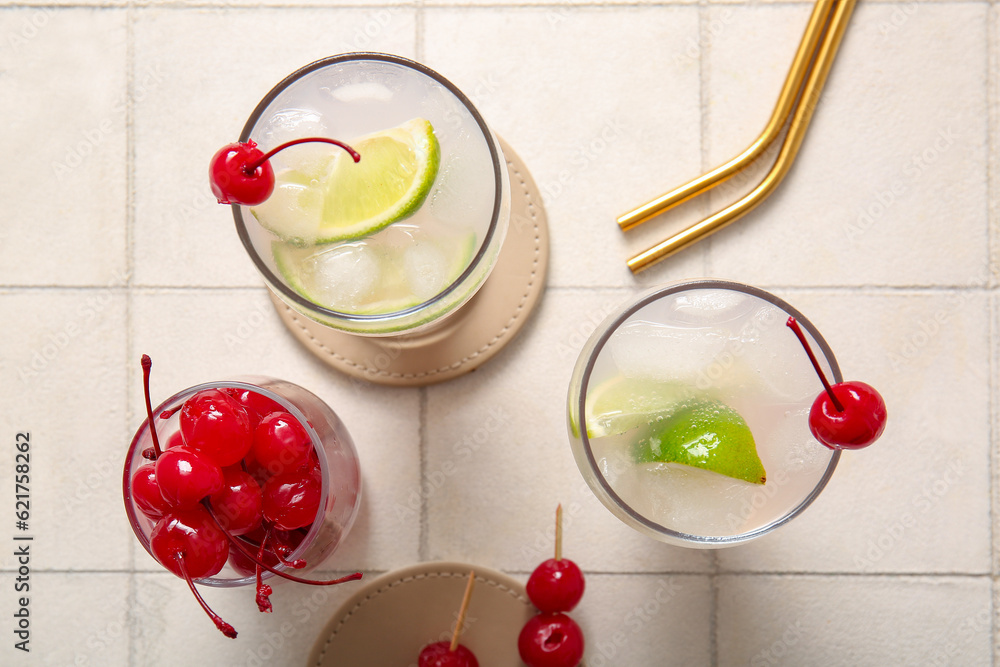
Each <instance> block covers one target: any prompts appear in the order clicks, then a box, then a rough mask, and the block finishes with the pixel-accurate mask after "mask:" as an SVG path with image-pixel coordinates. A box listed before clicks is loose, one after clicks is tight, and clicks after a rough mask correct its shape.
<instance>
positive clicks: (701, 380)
mask: <svg viewBox="0 0 1000 667" xmlns="http://www.w3.org/2000/svg"><path fill="white" fill-rule="evenodd" d="M727 341H728V337H727V336H726V335H725V334H724V332H723V331H721V330H719V329H715V328H712V327H700V328H689V327H686V328H675V327H670V326H667V325H663V324H657V323H654V322H647V321H645V320H633V321H631V322H628V323H626V324H624V325H622V326H621V327H619V328H618V330H617V331H616V332H615V333H614V335H613V336H612V337H611V341H610V348H611V354H612V357H613V358H614V361H615V365H616V366H617V367H618V370H619V371H621V373H622V374H623V375H624V376H625V377H629V378H652V379H656V380H661V381H664V382H667V381H680V382H684V383H688V384H692V385H696V386H698V387H700V388H702V389H705V388H707V387H705V386H703V385H705V384H706V381H707V378H708V371H709V370H710V368H709V367H710V366H712V364H713V363H717V360H718V359H719V357H720V355H721V354H722V353H723V351H724V349H725V347H726V343H727Z"/></svg>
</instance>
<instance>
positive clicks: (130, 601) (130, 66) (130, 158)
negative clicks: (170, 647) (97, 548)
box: [124, 0, 138, 665]
mask: <svg viewBox="0 0 1000 667" xmlns="http://www.w3.org/2000/svg"><path fill="white" fill-rule="evenodd" d="M134 20H135V7H134V5H133V3H132V0H129V2H128V4H127V6H126V7H125V100H126V103H125V165H126V166H125V275H126V278H125V363H124V368H125V369H126V372H125V377H126V382H125V390H126V392H128V393H127V394H126V396H125V415H124V419H125V433H126V434H127V433H128V430H129V423H130V422H131V416H132V410H133V405H132V400H133V399H132V396H133V395H134V392H133V391H132V388H133V387H134V382H135V379H134V378H135V374H134V373H130V372H128V371H129V370H130V369H131V368H132V365H131V363H129V362H130V360H131V357H132V348H133V345H134V341H133V339H132V311H133V307H132V306H133V304H132V296H133V291H132V286H133V285H132V281H133V270H134V268H135V252H134V243H135V239H134V231H135V230H134V224H135V123H134V120H135V108H134V105H135V100H134V92H135V81H134V77H135V24H134ZM135 543H136V541H135V540H133V539H130V540H129V541H128V545H129V546H128V559H129V561H128V572H129V574H128V588H127V593H126V596H127V597H126V599H127V604H126V611H125V619H126V624H127V627H128V628H129V632H128V649H127V655H128V664H129V665H135V664H137V663H136V647H135V645H136V635H137V624H136V621H137V615H136V607H137V604H136V600H137V597H138V592H137V590H136V587H137V582H136V574H135Z"/></svg>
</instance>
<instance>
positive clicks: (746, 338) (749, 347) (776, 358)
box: [733, 304, 826, 404]
mask: <svg viewBox="0 0 1000 667" xmlns="http://www.w3.org/2000/svg"><path fill="white" fill-rule="evenodd" d="M787 320H788V314H787V313H785V311H783V310H781V309H780V308H777V307H775V306H772V305H770V304H767V305H766V306H762V307H760V308H759V309H758V310H757V312H756V313H754V314H753V316H752V317H751V318H750V319H749V320H748V321H747V323H746V324H745V325H744V326H743V327H742V328H741V329H740V331H739V332H738V334H737V336H736V340H735V343H736V344H734V346H733V347H734V349H738V351H739V355H738V356H739V357H740V358H741V362H742V365H743V366H745V367H746V368H748V369H754V371H755V373H756V375H757V377H758V379H759V383H760V384H761V385H762V387H763V388H764V390H765V391H766V392H767V393H769V394H771V400H775V401H778V402H798V401H806V402H808V403H810V404H811V403H812V399H813V398H814V397H815V396H816V395H817V394H818V393H819V390H821V389H822V385H821V384H820V382H819V379H818V378H817V377H816V373H815V371H814V370H813V368H812V365H811V364H810V363H809V358H808V357H807V356H806V354H805V353H804V352H802V350H801V348H799V349H796V345H797V341H796V340H795V336H794V334H793V333H792V332H791V331H790V330H789V329H788V327H786V326H785V322H786V321H787ZM807 335H808V333H807ZM810 344H811V345H812V348H813V350H814V351H815V352H816V353H817V358H819V359H820V363H821V364H822V363H824V362H823V357H822V353H821V351H820V349H819V346H818V345H816V344H815V343H814V342H810ZM825 365H826V364H824V366H825Z"/></svg>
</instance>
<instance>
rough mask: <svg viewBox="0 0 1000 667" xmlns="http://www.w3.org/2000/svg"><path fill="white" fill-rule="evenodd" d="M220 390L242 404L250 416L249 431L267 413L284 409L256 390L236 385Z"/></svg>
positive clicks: (255, 426)
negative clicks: (238, 387) (240, 387)
mask: <svg viewBox="0 0 1000 667" xmlns="http://www.w3.org/2000/svg"><path fill="white" fill-rule="evenodd" d="M222 391H223V392H225V393H226V394H227V395H228V396H229V397H230V398H232V399H233V400H235V401H236V402H237V403H239V404H240V405H242V406H243V409H244V410H246V411H247V416H249V417H250V430H251V431H253V430H254V429H256V428H257V424H259V423H260V420H261V419H263V418H264V417H266V416H267V415H269V414H271V413H272V412H282V411H284V408H283V407H281V405H279V404H278V403H277V402H275V401H272V400H271V399H270V398H268V397H267V396H265V395H264V394H259V393H257V392H256V391H251V390H249V389H237V388H236V387H227V388H225V389H223V390H222Z"/></svg>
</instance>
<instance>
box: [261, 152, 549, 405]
mask: <svg viewBox="0 0 1000 667" xmlns="http://www.w3.org/2000/svg"><path fill="white" fill-rule="evenodd" d="M500 145H501V147H502V149H503V153H504V156H505V157H506V159H507V171H508V173H509V174H510V194H511V212H510V226H509V228H508V229H507V237H506V238H505V239H504V243H503V246H502V247H501V249H500V255H499V257H498V258H497V263H496V266H494V267H493V272H492V273H491V274H490V276H489V278H487V280H486V283H485V284H484V285H483V287H482V288H480V290H479V292H478V293H476V295H475V296H474V297H472V299H470V300H469V302H468V303H466V304H465V305H464V306H462V307H461V308H460V309H459V310H458V311H457V312H456V313H454V314H453V315H451V316H449V317H448V318H447V319H446V320H445V322H444V323H443V324H442V325H441V326H440V327H437V328H435V329H433V330H432V331H430V332H429V333H426V334H422V335H417V336H393V337H384V338H381V337H370V336H357V335H354V334H349V333H346V332H343V331H338V330H336V329H331V328H329V327H326V326H323V325H322V324H319V323H318V322H315V321H313V320H311V319H309V318H308V317H305V316H304V315H301V314H299V313H297V312H296V311H294V310H292V309H291V308H289V307H288V306H287V305H286V304H285V303H284V302H283V301H281V300H280V299H279V298H278V297H277V296H275V295H274V294H271V300H272V301H274V306H275V308H276V309H277V311H278V315H279V316H280V317H281V320H282V321H283V322H284V323H285V326H287V327H288V329H289V330H290V331H291V332H292V334H293V335H294V336H295V337H296V338H298V339H299V341H301V342H302V344H303V345H305V346H306V347H307V348H308V349H309V350H310V351H311V352H312V353H313V354H315V355H316V356H317V357H319V358H320V359H322V360H323V361H325V362H326V363H328V364H329V365H331V366H333V367H334V368H336V369H337V370H339V371H342V372H344V373H346V374H348V375H352V376H354V377H358V378H362V379H364V380H368V381H370V382H377V383H379V384H390V385H399V386H417V385H426V384H433V383H435V382H442V381H444V380H450V379H451V378H454V377H457V376H459V375H463V374H465V373H468V372H469V371H471V370H475V369H476V368H478V367H479V366H482V365H483V364H484V363H486V362H487V361H488V360H489V359H491V358H493V356H494V355H496V353H497V352H499V351H500V350H501V349H502V348H503V346H504V345H506V344H507V343H509V342H510V341H511V339H513V338H514V336H515V335H517V332H518V331H520V330H521V327H522V326H524V323H525V321H526V320H527V319H528V316H529V315H530V313H531V311H532V310H533V309H534V308H535V305H536V304H537V303H538V298H539V297H540V296H541V294H542V291H543V289H544V288H545V274H546V270H547V268H548V259H549V234H548V225H547V223H546V219H545V210H544V209H543V208H542V199H541V195H540V193H539V190H538V186H537V185H535V182H534V181H533V180H532V178H531V175H530V174H529V173H528V170H527V169H526V168H525V166H524V163H523V162H521V159H520V158H519V157H518V156H517V155H516V154H515V153H514V151H513V150H512V149H511V148H510V146H508V145H507V144H506V143H505V142H504V141H503V140H501V141H500Z"/></svg>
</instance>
